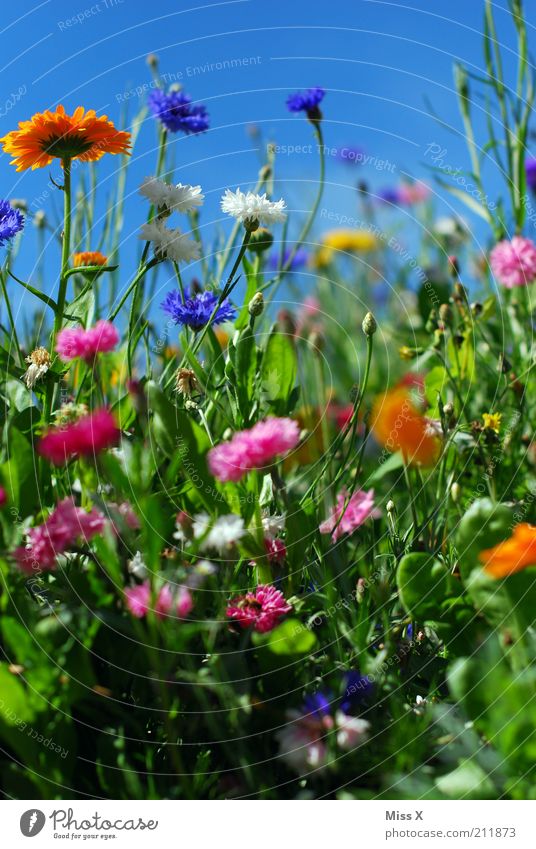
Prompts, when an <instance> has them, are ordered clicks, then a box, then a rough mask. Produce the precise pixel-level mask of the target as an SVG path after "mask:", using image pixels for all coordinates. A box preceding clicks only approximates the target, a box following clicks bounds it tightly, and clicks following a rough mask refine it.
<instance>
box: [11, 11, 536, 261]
mask: <svg viewBox="0 0 536 849" xmlns="http://www.w3.org/2000/svg"><path fill="white" fill-rule="evenodd" d="M505 5H506V0H501V2H500V3H498V4H497V9H498V10H499V11H498V21H499V32H500V35H501V39H502V40H504V43H505V45H506V46H507V47H510V48H512V47H513V44H514V39H513V33H512V28H511V25H510V23H509V22H508V21H507V16H506V15H505V14H504V11H501V9H504V6H505ZM526 5H530V4H526ZM482 12H483V0H482V2H481V0H435V2H434V3H430V2H429V0H408V2H407V3H405V2H400V0H395V2H384V0H350V2H336V0H334V2H323V3H320V2H318V0H272V2H269V3H267V2H266V0H230V2H220V3H207V4H203V3H201V2H196V0H190V2H188V0H186V2H177V0H158V2H154V3H150V2H146V0H145V1H144V2H142V0H96V2H91V0H48V1H47V0H45V2H39V0H22V1H21V2H19V3H18V4H17V5H15V4H13V5H11V4H7V5H6V8H4V10H3V27H2V29H1V33H2V39H3V53H2V76H1V80H2V86H1V92H0V116H1V117H0V124H1V127H0V129H1V130H2V134H3V133H5V132H7V131H9V130H10V129H14V128H15V127H16V123H17V121H18V120H21V119H25V118H28V117H30V116H31V115H32V114H33V113H34V112H36V111H40V110H43V109H45V108H53V107H55V106H56V105H57V104H58V103H63V104H64V105H65V107H66V108H67V109H68V110H71V109H73V108H74V107H76V106H77V105H79V104H81V105H84V106H86V107H87V108H89V107H93V108H95V109H96V110H97V111H98V112H104V113H106V114H108V116H109V117H111V118H112V119H114V120H116V121H117V120H119V117H120V110H121V106H122V104H124V103H125V102H126V100H127V98H126V94H125V93H126V92H130V91H131V90H132V89H135V88H136V87H144V85H145V86H146V84H148V83H149V82H150V79H151V77H150V73H149V70H148V68H147V66H146V62H145V57H146V55H147V54H148V53H149V52H155V53H157V54H158V56H159V57H160V68H161V71H162V72H163V73H165V74H168V75H169V77H168V79H170V80H172V79H177V80H178V81H180V82H181V83H182V84H183V86H184V88H185V89H186V90H187V91H188V92H189V93H191V94H192V96H193V97H194V99H196V100H199V101H202V102H203V103H205V104H206V106H207V108H208V110H209V112H210V115H211V125H212V126H211V130H210V131H209V132H208V133H207V134H205V135H203V136H200V137H189V138H185V137H176V138H175V141H174V145H175V156H176V161H177V164H178V170H177V179H179V180H181V181H182V182H190V183H201V185H202V186H203V189H204V191H205V193H206V195H207V205H206V208H205V212H204V222H205V224H206V226H207V230H210V228H211V227H212V226H213V223H215V222H217V221H220V223H221V225H222V226H227V222H225V221H223V220H222V216H221V213H219V210H218V199H219V196H220V194H221V192H222V190H223V189H224V188H225V187H227V186H236V185H241V186H242V187H245V186H247V185H250V184H252V183H253V182H254V181H255V178H256V174H257V170H258V165H259V162H258V154H257V153H256V152H255V149H254V148H255V144H254V143H253V142H252V140H251V137H250V136H249V135H248V132H247V127H248V125H250V124H252V123H253V124H256V125H258V126H259V127H261V128H262V130H263V133H264V135H265V137H267V138H268V137H269V138H271V139H273V140H275V141H276V142H277V143H278V144H282V145H291V146H292V145H304V144H308V143H309V142H310V141H312V137H311V128H310V126H309V125H308V124H307V122H306V121H304V120H303V119H300V118H298V117H296V116H292V115H290V114H289V113H288V112H287V110H286V108H285V99H286V97H287V96H288V94H289V93H290V92H292V91H294V90H296V89H300V88H304V87H308V86H311V85H322V86H324V87H325V88H326V89H327V90H328V94H327V96H326V99H325V101H324V110H323V111H324V115H325V124H324V128H325V136H326V142H327V144H328V145H330V146H331V145H333V146H344V145H347V144H354V145H359V146H361V147H363V148H364V149H365V150H366V152H367V153H368V154H369V155H370V156H373V157H376V158H377V159H378V160H384V159H387V160H389V161H390V162H391V163H393V164H394V170H393V172H392V173H389V171H384V172H381V171H377V170H375V168H374V167H371V166H364V167H363V168H361V169H359V170H358V169H352V168H347V167H345V166H344V165H341V164H340V163H338V162H337V161H336V160H335V157H328V170H327V179H328V187H327V193H326V201H325V205H326V206H327V207H329V208H332V209H334V210H337V211H338V212H340V213H341V214H350V215H351V214H355V189H354V187H355V184H356V182H357V180H358V178H363V179H366V180H367V181H368V182H369V183H370V185H371V186H372V187H373V188H378V187H381V186H384V185H389V184H390V183H392V182H398V181H399V179H400V177H401V175H403V174H406V175H411V176H412V177H421V178H423V177H424V178H425V179H426V177H427V172H426V168H425V164H424V163H425V150H426V147H427V146H428V145H429V144H430V143H437V144H441V145H442V146H444V147H445V148H447V150H448V161H449V162H450V163H452V165H453V166H458V165H459V166H463V167H466V166H467V164H468V159H467V154H466V150H465V145H464V143H463V140H462V138H461V137H460V136H458V135H453V134H449V133H448V132H447V131H446V130H445V129H444V128H442V127H441V126H438V124H437V123H436V122H435V121H434V120H433V118H432V117H431V116H430V115H429V114H428V111H427V106H426V98H427V99H428V101H429V102H430V103H432V104H433V107H434V110H435V111H436V112H437V113H438V114H439V115H440V116H441V118H442V119H443V121H445V122H446V124H448V125H451V126H452V127H453V128H455V129H456V131H459V129H460V120H459V116H458V111H457V105H456V99H455V96H454V92H453V85H452V79H453V77H452V64H453V61H454V60H462V61H463V62H465V63H467V64H468V65H469V66H471V67H472V68H473V69H474V70H479V69H480V68H481V64H482V49H481V44H482V36H481V30H482ZM535 20H536V15H535V13H534V11H533V12H532V13H531V14H530V22H531V23H534V22H535ZM535 37H536V33H535ZM535 43H536V42H535ZM246 59H247V60H248V61H247V62H245V60H246ZM224 62H228V63H230V64H231V65H232V67H225V68H224V69H223V70H221V69H218V63H224ZM508 64H509V63H508V61H507V67H508ZM24 89H25V93H23V94H22V95H21V96H20V99H19V100H18V102H16V103H15V105H14V106H13V107H12V108H8V102H9V100H10V95H12V94H13V93H16V92H20V91H21V90H24ZM143 96H145V94H144V95H143ZM4 100H5V103H4ZM128 102H129V107H130V108H131V114H132V113H133V112H134V111H135V110H136V109H137V108H138V106H139V105H140V98H139V97H138V96H137V95H136V94H134V95H133V96H130V97H129V98H128ZM155 138H156V136H155V128H154V121H153V119H152V118H150V117H149V118H147V119H146V120H145V123H144V126H143V128H142V131H141V134H140V138H139V140H138V144H137V148H136V151H135V158H134V161H133V163H132V168H131V172H130V178H129V184H128V192H129V194H130V199H129V201H128V203H127V212H126V222H125V224H126V226H125V245H124V256H128V255H129V252H132V256H133V257H134V251H135V250H136V249H137V241H136V238H137V237H136V233H137V230H138V228H139V225H140V223H141V221H142V217H143V214H144V212H145V208H144V205H143V202H142V200H141V199H140V198H138V197H137V196H136V194H135V193H136V190H137V187H138V185H139V183H140V181H141V179H142V178H143V177H144V176H145V175H147V174H150V173H152V172H153V170H154V162H155ZM108 160H109V162H108V163H106V164H105V165H104V166H103V169H102V172H103V179H104V177H105V176H106V174H109V173H110V170H113V168H114V167H115V163H114V162H113V158H112V157H108ZM277 168H278V171H277V173H278V177H280V178H281V181H282V182H281V184H280V185H279V187H278V188H279V189H280V193H281V194H284V195H285V197H286V198H287V201H288V204H289V207H290V209H291V210H295V211H296V216H297V217H298V218H299V216H300V214H301V213H303V210H304V208H305V207H306V206H307V204H308V202H309V201H310V199H311V196H312V192H313V189H314V185H313V184H311V183H310V181H311V180H314V178H315V177H316V174H317V159H316V154H315V152H314V149H313V152H312V153H311V154H309V153H307V152H305V153H301V154H295V155H292V156H285V155H284V156H281V157H280V158H279V161H278V166H277ZM49 173H50V171H49V169H43V170H40V171H37V172H34V173H29V172H27V173H23V174H20V175H17V174H16V173H15V171H14V169H13V168H11V167H10V166H9V164H8V157H7V156H6V155H5V154H2V155H1V156H0V175H1V178H0V179H1V195H2V196H4V197H24V198H27V199H28V200H29V201H30V202H34V203H35V199H36V198H39V197H40V196H41V195H42V193H43V192H44V191H46V190H47V188H48V185H47V184H48V179H49ZM52 173H53V174H55V175H56V176H57V177H58V178H59V169H58V168H55V169H52ZM105 185H106V184H105ZM52 194H53V193H50V192H49V193H48V196H44V197H43V204H42V205H43V208H44V209H45V210H46V211H47V212H50V211H51V209H52V204H53V202H54V199H53V197H52ZM55 202H56V203H57V202H58V198H57V197H56V199H55ZM451 203H452V202H451V200H450V199H449V198H447V197H446V196H445V195H442V194H441V193H440V194H439V198H438V214H445V213H446V212H448V210H449V209H450V206H451ZM34 208H35V206H34ZM455 208H458V209H460V207H456V205H455ZM468 218H469V219H470V220H471V216H470V215H468ZM479 226H480V225H479ZM32 240H33V236H32V237H30V238H29V243H30V245H31V244H32ZM28 261H29V260H28V256H27V255H26V256H21V259H20V267H24V268H28Z"/></svg>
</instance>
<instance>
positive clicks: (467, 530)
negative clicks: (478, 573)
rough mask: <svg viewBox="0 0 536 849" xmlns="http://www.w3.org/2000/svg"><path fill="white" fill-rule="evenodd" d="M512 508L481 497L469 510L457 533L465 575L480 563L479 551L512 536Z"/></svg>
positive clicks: (463, 573)
mask: <svg viewBox="0 0 536 849" xmlns="http://www.w3.org/2000/svg"><path fill="white" fill-rule="evenodd" d="M512 524H513V508H511V507H509V506H508V505H506V504H497V503H496V502H494V501H492V500H491V498H479V499H477V500H476V501H473V503H472V504H471V506H470V507H469V508H468V509H467V510H466V512H465V514H464V516H463V518H462V520H461V522H460V525H459V527H458V533H457V535H456V549H457V551H458V558H459V563H460V571H461V573H462V577H463V578H464V579H465V578H467V577H468V576H469V574H470V573H471V572H472V570H473V569H475V568H477V567H478V566H479V559H478V555H479V553H480V552H481V551H483V550H484V549H486V548H492V546H494V545H497V543H498V542H501V541H502V540H504V539H506V538H507V537H508V536H510V533H511V527H512Z"/></svg>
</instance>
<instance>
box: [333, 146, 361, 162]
mask: <svg viewBox="0 0 536 849" xmlns="http://www.w3.org/2000/svg"><path fill="white" fill-rule="evenodd" d="M365 155H366V154H365V151H364V150H363V148H362V147H354V146H352V145H350V146H348V147H340V148H338V150H337V159H338V160H339V162H344V164H345V165H363V162H364V160H365Z"/></svg>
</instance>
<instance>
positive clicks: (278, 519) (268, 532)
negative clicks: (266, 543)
mask: <svg viewBox="0 0 536 849" xmlns="http://www.w3.org/2000/svg"><path fill="white" fill-rule="evenodd" d="M285 519H286V516H284V515H283V516H263V517H262V529H263V531H264V536H265V537H267V538H268V539H275V538H276V537H278V536H279V535H280V534H282V533H283V531H284V530H285Z"/></svg>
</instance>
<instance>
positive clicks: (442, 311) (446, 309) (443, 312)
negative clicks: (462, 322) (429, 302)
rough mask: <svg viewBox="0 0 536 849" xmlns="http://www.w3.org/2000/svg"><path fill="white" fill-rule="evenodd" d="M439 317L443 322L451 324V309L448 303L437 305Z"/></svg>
mask: <svg viewBox="0 0 536 849" xmlns="http://www.w3.org/2000/svg"><path fill="white" fill-rule="evenodd" d="M439 318H440V319H441V321H442V322H443V324H447V325H449V324H451V322H452V309H451V308H450V304H441V306H440V307H439Z"/></svg>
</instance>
